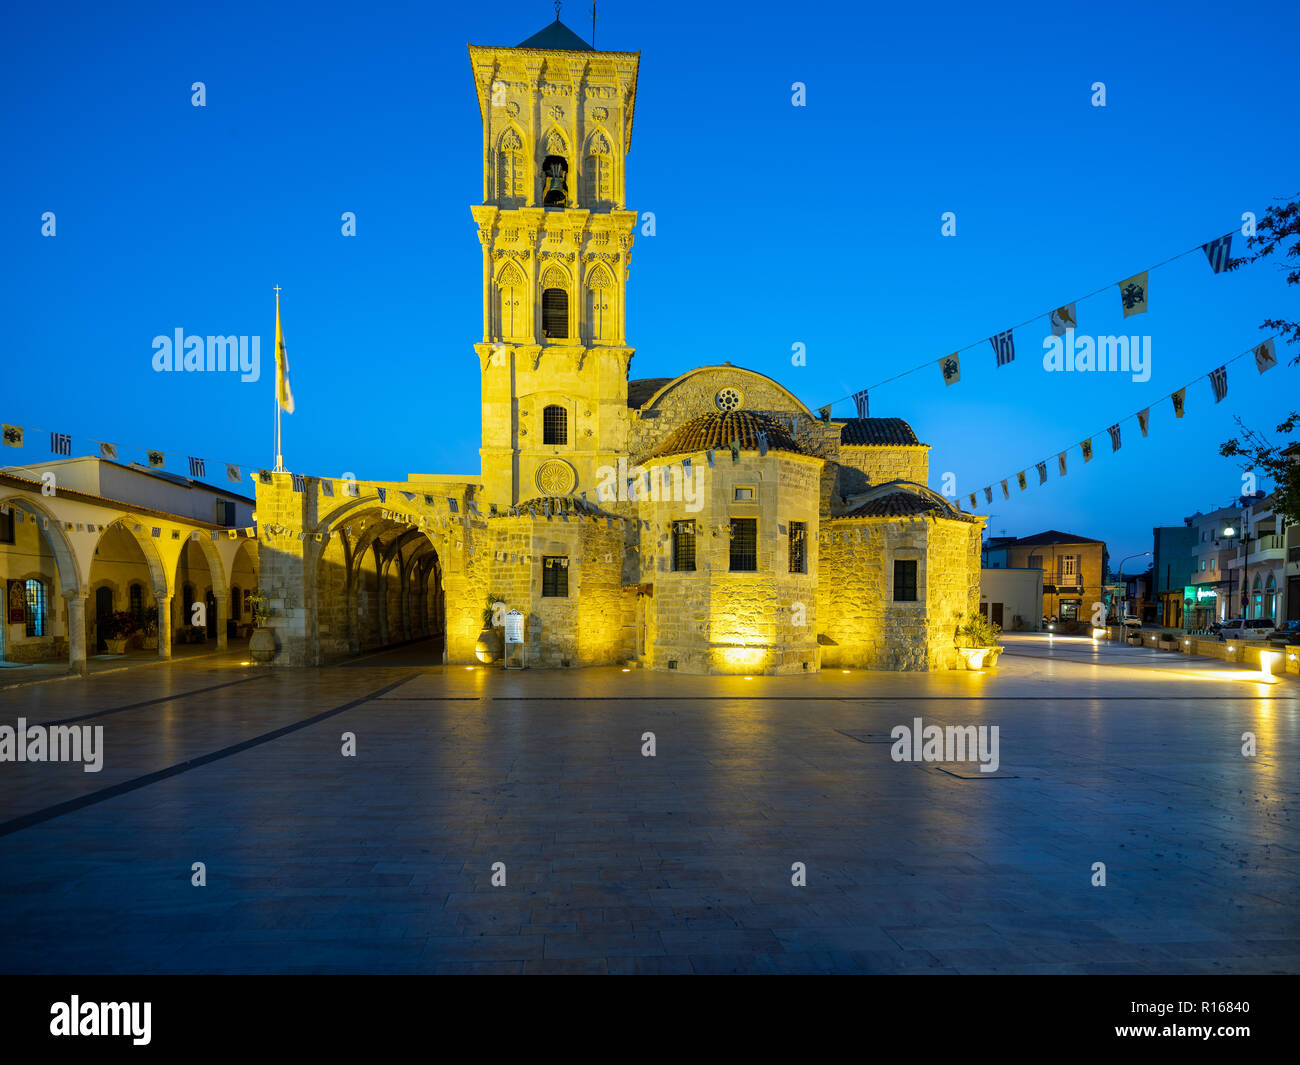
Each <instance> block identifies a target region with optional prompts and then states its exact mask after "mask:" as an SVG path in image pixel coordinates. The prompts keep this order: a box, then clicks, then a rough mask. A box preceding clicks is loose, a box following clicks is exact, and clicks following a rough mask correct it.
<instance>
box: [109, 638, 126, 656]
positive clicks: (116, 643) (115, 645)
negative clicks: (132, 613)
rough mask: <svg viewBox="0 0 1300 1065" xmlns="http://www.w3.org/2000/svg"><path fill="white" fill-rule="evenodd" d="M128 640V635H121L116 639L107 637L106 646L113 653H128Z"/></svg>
mask: <svg viewBox="0 0 1300 1065" xmlns="http://www.w3.org/2000/svg"><path fill="white" fill-rule="evenodd" d="M126 641H127V637H125V636H122V637H119V638H118V639H116V640H109V639H105V640H104V647H105V648H106V649H107V650H108V653H109V654H111V655H124V654H126Z"/></svg>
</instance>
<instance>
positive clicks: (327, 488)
mask: <svg viewBox="0 0 1300 1065" xmlns="http://www.w3.org/2000/svg"><path fill="white" fill-rule="evenodd" d="M320 490H321V494H322V495H325V496H327V497H328V498H330V499H333V498H334V482H333V481H321V483H320Z"/></svg>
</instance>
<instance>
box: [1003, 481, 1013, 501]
mask: <svg viewBox="0 0 1300 1065" xmlns="http://www.w3.org/2000/svg"><path fill="white" fill-rule="evenodd" d="M1002 498H1003V499H1010V498H1011V489H1010V488H1008V487H1007V482H1006V481H1003V482H1002Z"/></svg>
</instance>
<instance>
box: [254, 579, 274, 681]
mask: <svg viewBox="0 0 1300 1065" xmlns="http://www.w3.org/2000/svg"><path fill="white" fill-rule="evenodd" d="M248 602H249V604H250V605H251V606H252V608H253V634H252V635H251V636H250V637H249V638H248V653H249V654H250V655H252V657H253V661H254V662H260V663H262V664H263V665H265V664H266V663H267V662H269V661H271V659H273V658H274V657H275V652H276V645H275V630H274V629H272V628H270V627H269V626H268V624H267V623H268V622H269V621H270V620H271V610H270V607H269V606H268V605H267V601H266V596H264V595H253V596H249V599H248Z"/></svg>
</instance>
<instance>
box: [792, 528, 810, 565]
mask: <svg viewBox="0 0 1300 1065" xmlns="http://www.w3.org/2000/svg"><path fill="white" fill-rule="evenodd" d="M790 572H791V573H807V572H808V526H807V525H806V524H805V523H804V522H802V521H792V522H791V523H790Z"/></svg>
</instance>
